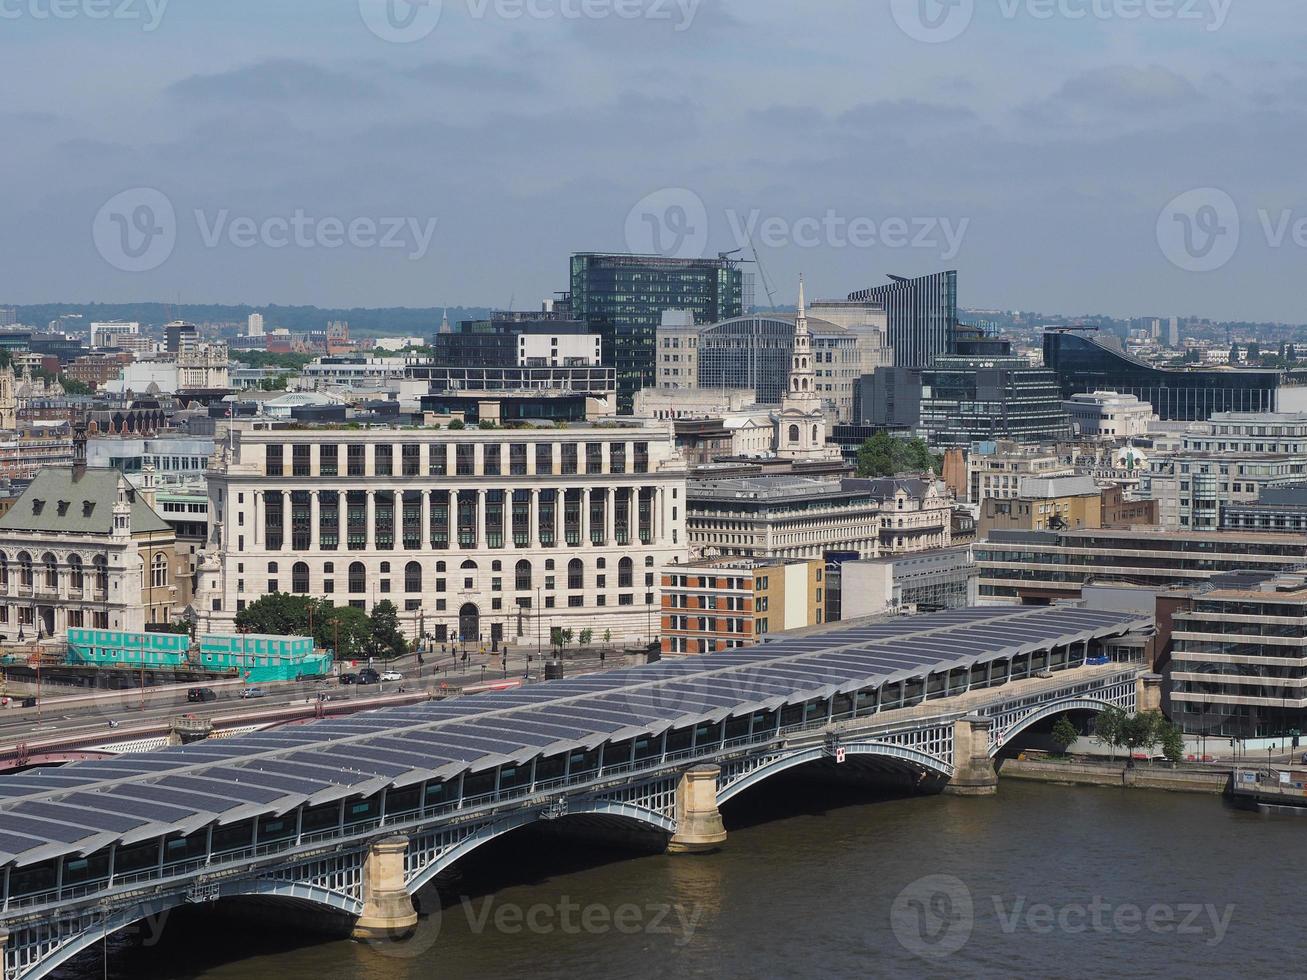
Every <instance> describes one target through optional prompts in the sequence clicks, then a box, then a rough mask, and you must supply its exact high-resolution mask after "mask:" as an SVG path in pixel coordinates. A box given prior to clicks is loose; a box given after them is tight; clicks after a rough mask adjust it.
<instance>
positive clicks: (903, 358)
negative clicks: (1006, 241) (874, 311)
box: [849, 272, 958, 367]
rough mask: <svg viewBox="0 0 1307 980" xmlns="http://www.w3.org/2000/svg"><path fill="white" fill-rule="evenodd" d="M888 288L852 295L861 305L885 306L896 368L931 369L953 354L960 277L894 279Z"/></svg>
mask: <svg viewBox="0 0 1307 980" xmlns="http://www.w3.org/2000/svg"><path fill="white" fill-rule="evenodd" d="M890 278H891V279H892V280H893V281H892V282H890V283H887V284H886V285H884V286H876V287H874V288H872V289H864V290H862V291H861V292H856V293H853V294H851V295H850V296H849V299H850V301H852V302H857V303H878V304H880V305H882V306H884V307H885V314H886V321H887V325H888V342H889V345H890V346H891V347H893V348H894V365H895V366H896V367H928V366H929V365H930V363H931V361H933V360H934V359H935V358H936V357H938V356H940V355H941V354H948V353H950V352H952V351H953V349H954V348H953V341H954V331H955V330H956V327H957V322H958V274H957V272H937V273H935V274H934V275H930V276H922V277H921V278H919V279H904V278H903V277H901V276H891V277H890Z"/></svg>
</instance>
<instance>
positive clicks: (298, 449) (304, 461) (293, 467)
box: [290, 442, 313, 476]
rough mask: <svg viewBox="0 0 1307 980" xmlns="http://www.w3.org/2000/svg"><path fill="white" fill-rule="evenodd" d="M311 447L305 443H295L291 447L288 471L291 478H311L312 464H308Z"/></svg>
mask: <svg viewBox="0 0 1307 980" xmlns="http://www.w3.org/2000/svg"><path fill="white" fill-rule="evenodd" d="M312 451H313V447H312V446H310V445H308V444H307V443H302V442H297V443H296V444H295V445H293V446H291V458H290V471H291V475H292V476H312V475H313V464H312V463H311V462H310V460H311V458H312V457H311V454H312Z"/></svg>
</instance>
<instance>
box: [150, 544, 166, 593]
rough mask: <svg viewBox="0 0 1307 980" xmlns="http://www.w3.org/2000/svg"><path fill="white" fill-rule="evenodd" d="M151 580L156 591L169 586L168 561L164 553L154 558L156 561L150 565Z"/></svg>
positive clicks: (159, 553)
mask: <svg viewBox="0 0 1307 980" xmlns="http://www.w3.org/2000/svg"><path fill="white" fill-rule="evenodd" d="M150 579H151V581H152V582H153V583H154V587H155V588H156V589H161V588H163V587H164V586H166V585H167V584H168V559H167V557H165V555H164V553H163V552H162V551H160V552H158V553H157V554H156V555H155V556H154V561H152V562H151V563H150Z"/></svg>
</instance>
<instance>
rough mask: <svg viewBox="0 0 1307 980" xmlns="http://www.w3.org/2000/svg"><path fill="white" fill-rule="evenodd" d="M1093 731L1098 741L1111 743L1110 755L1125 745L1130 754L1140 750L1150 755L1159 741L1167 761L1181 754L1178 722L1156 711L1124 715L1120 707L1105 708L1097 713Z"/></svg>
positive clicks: (1179, 758)
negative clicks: (1168, 719) (1111, 750)
mask: <svg viewBox="0 0 1307 980" xmlns="http://www.w3.org/2000/svg"><path fill="white" fill-rule="evenodd" d="M1094 731H1095V734H1096V735H1097V737H1098V740H1099V741H1100V742H1102V743H1103V744H1104V745H1109V746H1111V747H1112V749H1113V752H1112V758H1113V759H1115V758H1116V752H1115V750H1116V749H1117V748H1125V749H1126V750H1127V751H1128V752H1129V753H1130V756H1131V758H1133V757H1134V754H1135V752H1140V751H1142V752H1144V753H1145V754H1147V755H1148V756H1149V757H1150V758H1151V757H1152V755H1153V750H1154V749H1156V748H1157V747H1158V746H1159V745H1160V746H1161V748H1162V755H1163V757H1164V758H1165V759H1166V760H1167V761H1168V762H1179V761H1181V760H1182V759H1183V758H1184V736H1183V734H1182V733H1181V731H1180V726H1178V725H1176V724H1174V723H1173V722H1170V721H1167V720H1166V717H1165V716H1164V715H1163V714H1162V713H1161V712H1160V711H1143V712H1140V713H1139V714H1135V715H1127V714H1126V713H1125V712H1124V711H1122V710H1121V709H1120V708H1108V709H1106V710H1105V711H1103V712H1102V713H1101V714H1100V715H1099V716H1098V720H1097V721H1096V722H1095V724H1094Z"/></svg>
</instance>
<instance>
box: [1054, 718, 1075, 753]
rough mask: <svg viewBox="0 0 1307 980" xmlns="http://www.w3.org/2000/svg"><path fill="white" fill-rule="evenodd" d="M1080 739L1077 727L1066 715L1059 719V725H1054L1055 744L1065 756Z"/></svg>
mask: <svg viewBox="0 0 1307 980" xmlns="http://www.w3.org/2000/svg"><path fill="white" fill-rule="evenodd" d="M1079 739H1080V733H1079V732H1078V731H1076V726H1075V725H1073V724H1071V720H1070V719H1069V718H1067V716H1066V715H1063V716H1062V717H1061V718H1059V719H1058V720H1057V723H1056V724H1055V725H1053V744H1054V745H1056V746H1057V747H1058V750H1059V751H1060V752H1061V753H1062V754H1063V755H1066V751H1067V749H1069V748H1071V746H1073V745H1075V744H1076V742H1077V741H1078V740H1079Z"/></svg>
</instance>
